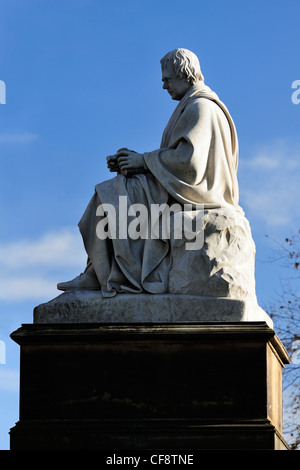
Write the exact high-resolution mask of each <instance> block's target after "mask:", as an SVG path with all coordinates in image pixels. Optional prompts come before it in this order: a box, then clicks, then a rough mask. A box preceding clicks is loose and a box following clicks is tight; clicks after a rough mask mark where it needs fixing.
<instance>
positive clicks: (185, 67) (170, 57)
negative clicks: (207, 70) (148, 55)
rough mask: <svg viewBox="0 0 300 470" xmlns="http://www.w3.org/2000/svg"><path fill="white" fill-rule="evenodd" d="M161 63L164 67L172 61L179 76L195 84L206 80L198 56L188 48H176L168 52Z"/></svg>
mask: <svg viewBox="0 0 300 470" xmlns="http://www.w3.org/2000/svg"><path fill="white" fill-rule="evenodd" d="M160 63H161V67H162V69H164V68H166V67H167V64H168V63H170V64H171V66H172V68H173V70H174V72H175V73H176V75H177V77H178V78H180V79H186V80H187V81H188V82H190V83H192V84H193V85H194V84H195V83H196V82H198V81H199V80H202V81H204V76H203V74H202V72H201V69H200V63H199V60H198V57H197V56H196V55H195V54H194V53H193V52H191V51H189V50H187V49H174V51H171V52H168V53H167V54H166V55H165V56H164V57H163V58H162V59H161V61H160Z"/></svg>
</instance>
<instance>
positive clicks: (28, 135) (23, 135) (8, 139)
mask: <svg viewBox="0 0 300 470" xmlns="http://www.w3.org/2000/svg"><path fill="white" fill-rule="evenodd" d="M37 139H38V135H37V134H34V133H32V132H15V133H2V134H0V144H28V143H30V142H33V141H35V140H37Z"/></svg>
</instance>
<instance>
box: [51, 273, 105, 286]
mask: <svg viewBox="0 0 300 470" xmlns="http://www.w3.org/2000/svg"><path fill="white" fill-rule="evenodd" d="M57 289H58V290H64V291H65V290H76V289H86V290H100V284H99V282H98V279H97V278H96V275H95V273H94V272H93V271H92V270H88V271H86V272H84V273H82V274H79V276H77V277H75V278H74V279H72V281H67V282H60V283H59V284H57Z"/></svg>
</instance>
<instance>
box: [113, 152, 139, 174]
mask: <svg viewBox="0 0 300 470" xmlns="http://www.w3.org/2000/svg"><path fill="white" fill-rule="evenodd" d="M116 157H117V159H118V162H119V167H120V169H121V171H122V172H123V171H125V172H127V171H128V170H138V169H140V168H145V165H144V157H143V155H142V154H141V153H137V152H134V151H133V150H128V149H120V150H118V153H117V154H116Z"/></svg>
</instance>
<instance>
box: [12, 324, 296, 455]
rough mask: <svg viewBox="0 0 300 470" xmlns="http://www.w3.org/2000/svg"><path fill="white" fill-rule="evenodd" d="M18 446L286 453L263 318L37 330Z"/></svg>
mask: <svg viewBox="0 0 300 470" xmlns="http://www.w3.org/2000/svg"><path fill="white" fill-rule="evenodd" d="M11 337H12V339H13V340H14V341H16V342H17V343H18V344H19V345H20V346H21V379H20V381H21V383H20V418H19V419H20V420H19V422H18V423H16V425H15V426H14V427H13V428H12V429H11V431H10V438H11V449H12V450H14V449H66V450H75V449H98V450H128V449H130V450H136V451H139V450H141V451H142V450H151V449H154V450H161V451H165V450H171V449H176V450H179V449H183V450H184V449H189V450H193V449H194V450H200V449H245V450H246V449H271V450H275V449H287V448H288V447H287V444H286V443H285V441H284V440H283V438H282V436H281V432H282V367H283V365H284V364H285V363H288V362H289V358H288V355H287V353H286V351H285V349H284V347H283V345H282V343H281V342H280V340H279V339H278V337H277V336H276V335H275V333H274V331H273V330H272V329H271V328H269V327H268V326H267V324H266V323H264V322H240V323H221V322H211V323H209V322H205V323H182V322H181V323H173V324H162V323H154V324H141V323H140V324H90V323H89V324H51V325H50V324H48V325H47V324H33V325H23V326H22V327H21V328H20V329H18V330H17V331H15V332H14V333H13V334H12V335H11Z"/></svg>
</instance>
